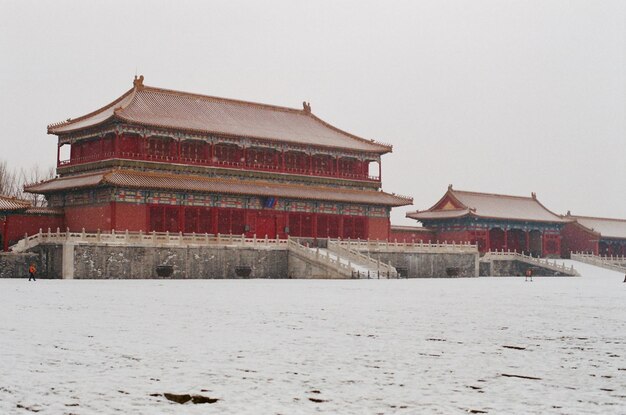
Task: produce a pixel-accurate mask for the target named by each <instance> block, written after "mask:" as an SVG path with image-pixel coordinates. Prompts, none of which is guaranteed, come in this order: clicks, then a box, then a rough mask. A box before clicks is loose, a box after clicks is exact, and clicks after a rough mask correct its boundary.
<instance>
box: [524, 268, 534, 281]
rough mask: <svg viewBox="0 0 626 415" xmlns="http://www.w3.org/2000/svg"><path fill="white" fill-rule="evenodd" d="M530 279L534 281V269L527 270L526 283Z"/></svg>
mask: <svg viewBox="0 0 626 415" xmlns="http://www.w3.org/2000/svg"><path fill="white" fill-rule="evenodd" d="M529 278H530V281H532V280H533V270H532V268H528V269H527V270H526V279H525V280H524V281H528V279H529Z"/></svg>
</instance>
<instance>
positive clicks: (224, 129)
mask: <svg viewBox="0 0 626 415" xmlns="http://www.w3.org/2000/svg"><path fill="white" fill-rule="evenodd" d="M108 120H118V121H122V122H128V123H131V124H138V125H145V126H151V127H161V128H169V129H176V130H185V131H197V132H203V133H214V134H224V135H229V136H236V137H248V138H257V139H263V140H273V141H282V142H289V143H297V144H313V145H317V146H323V147H334V148H344V149H349V150H357V151H365V152H372V153H377V154H384V153H388V152H390V151H391V150H392V146H391V145H388V144H382V143H378V142H376V141H374V140H366V139H363V138H361V137H357V136H355V135H353V134H350V133H347V132H345V131H342V130H340V129H338V128H336V127H334V126H332V125H330V124H328V123H326V122H324V121H322V120H321V119H319V118H317V117H316V116H315V115H313V114H312V113H311V107H310V105H309V104H308V103H304V108H303V109H294V108H286V107H279V106H275V105H267V104H259V103H254V102H247V101H240V100H234V99H227V98H218V97H212V96H206V95H198V94H192V93H188V92H181V91H173V90H168V89H161V88H154V87H149V86H144V85H143V76H142V77H141V78H139V79H136V80H135V85H134V87H133V89H131V90H129V91H127V92H126V93H125V94H124V95H122V96H121V97H119V98H118V99H116V100H115V101H113V102H112V103H110V104H108V105H106V106H104V107H102V108H100V109H99V110H96V111H94V112H92V113H90V114H87V115H84V116H82V117H79V118H76V119H74V120H72V119H68V120H67V121H65V122H61V123H57V124H52V125H50V126H48V133H49V134H57V135H60V134H65V133H69V132H72V131H76V130H80V129H84V128H87V127H92V126H96V125H98V124H101V123H103V122H105V121H108Z"/></svg>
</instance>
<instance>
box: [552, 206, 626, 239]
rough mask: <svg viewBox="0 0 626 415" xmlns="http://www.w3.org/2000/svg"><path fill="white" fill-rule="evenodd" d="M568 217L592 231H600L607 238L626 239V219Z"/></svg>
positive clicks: (569, 215) (567, 216)
mask: <svg viewBox="0 0 626 415" xmlns="http://www.w3.org/2000/svg"><path fill="white" fill-rule="evenodd" d="M564 218H566V219H570V220H572V219H573V220H575V221H576V222H577V223H578V224H579V225H582V226H583V227H585V228H587V229H589V230H590V231H593V232H596V233H599V234H600V236H601V237H605V238H619V239H626V219H611V218H597V217H592V216H577V215H571V214H569V212H568V215H566V216H564Z"/></svg>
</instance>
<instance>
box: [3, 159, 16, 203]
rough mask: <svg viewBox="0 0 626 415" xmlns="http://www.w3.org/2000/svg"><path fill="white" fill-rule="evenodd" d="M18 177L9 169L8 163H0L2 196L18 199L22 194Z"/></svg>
mask: <svg viewBox="0 0 626 415" xmlns="http://www.w3.org/2000/svg"><path fill="white" fill-rule="evenodd" d="M19 190H20V185H19V183H18V176H17V174H16V173H15V171H13V170H11V169H9V166H8V164H7V162H6V161H4V160H2V161H0V194H2V195H5V196H11V197H17V196H18V194H19V193H20V191H19Z"/></svg>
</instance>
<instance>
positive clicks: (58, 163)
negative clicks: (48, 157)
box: [57, 143, 61, 167]
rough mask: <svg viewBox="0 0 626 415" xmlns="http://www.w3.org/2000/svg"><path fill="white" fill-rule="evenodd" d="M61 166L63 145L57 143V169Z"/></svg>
mask: <svg viewBox="0 0 626 415" xmlns="http://www.w3.org/2000/svg"><path fill="white" fill-rule="evenodd" d="M60 165H61V143H57V167H59V166H60Z"/></svg>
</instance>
